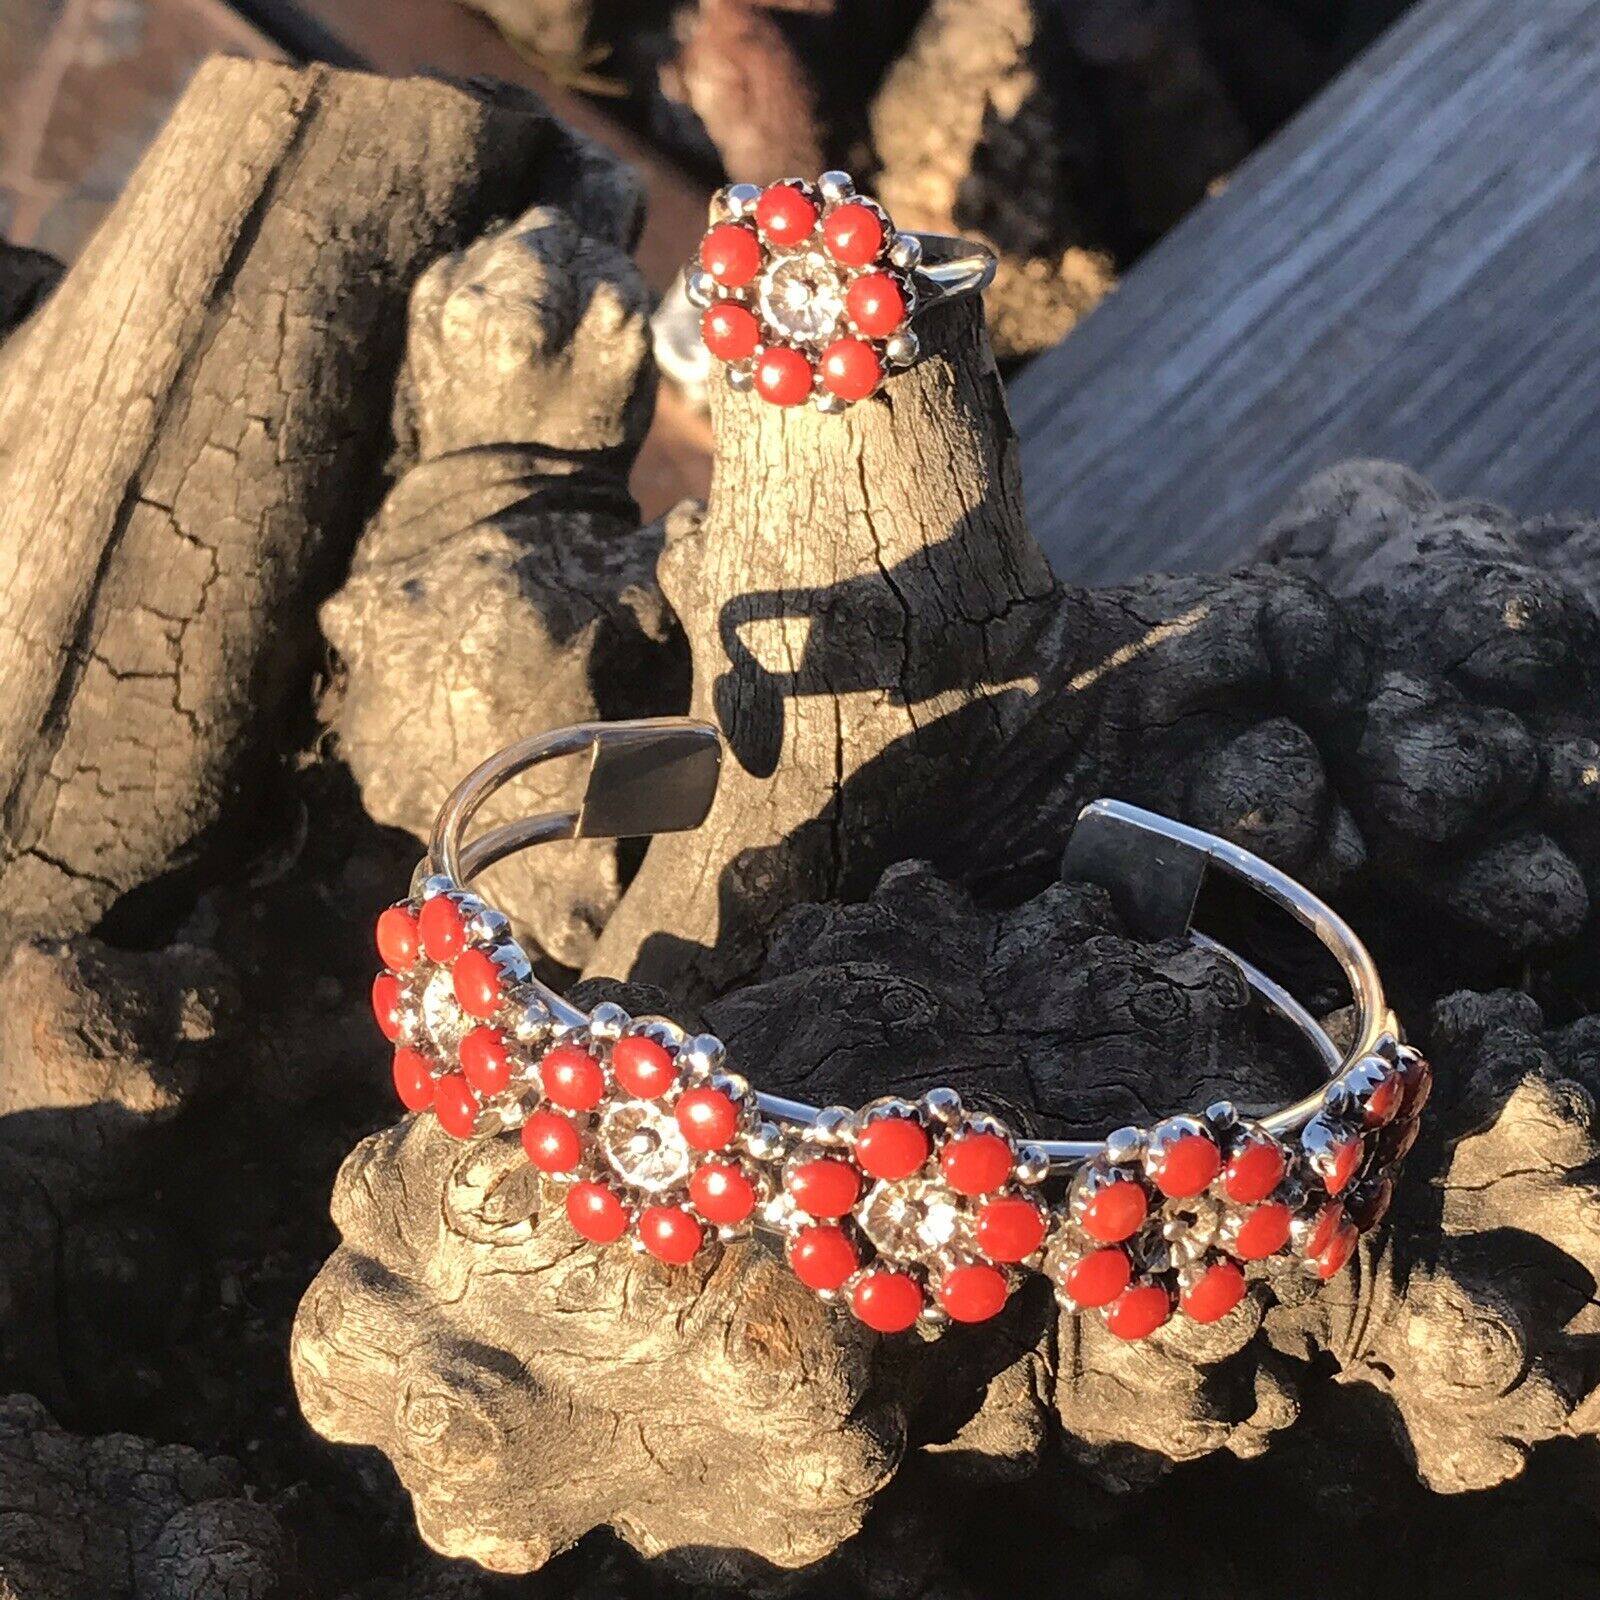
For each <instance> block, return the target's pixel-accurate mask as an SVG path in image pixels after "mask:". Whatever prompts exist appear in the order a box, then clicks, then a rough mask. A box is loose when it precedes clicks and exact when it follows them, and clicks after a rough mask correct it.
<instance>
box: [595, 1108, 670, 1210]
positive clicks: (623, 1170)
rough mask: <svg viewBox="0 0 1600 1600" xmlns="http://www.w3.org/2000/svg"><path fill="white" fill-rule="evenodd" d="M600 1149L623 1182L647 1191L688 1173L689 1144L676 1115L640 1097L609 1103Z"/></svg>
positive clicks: (667, 1186)
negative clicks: (612, 1104) (640, 1099)
mask: <svg viewBox="0 0 1600 1600" xmlns="http://www.w3.org/2000/svg"><path fill="white" fill-rule="evenodd" d="M600 1149H601V1152H602V1153H603V1154H604V1156H605V1158H606V1160H607V1161H608V1162H610V1164H611V1168H612V1170H613V1171H614V1172H615V1173H616V1174H617V1176H618V1177H619V1178H621V1179H622V1181H623V1182H624V1183H628V1184H632V1185H633V1186H634V1187H635V1188H636V1189H644V1190H646V1191H647V1192H648V1193H650V1194H659V1193H660V1192H661V1191H662V1190H663V1189H671V1188H672V1187H674V1186H675V1185H676V1184H679V1183H682V1182H683V1180H684V1179H685V1178H687V1177H688V1176H689V1154H690V1152H689V1145H688V1142H687V1141H686V1140H685V1139H684V1137H683V1132H682V1130H681V1129H680V1128H679V1127H678V1123H677V1119H676V1118H675V1117H673V1116H671V1115H670V1114H669V1113H668V1112H666V1111H663V1110H662V1109H661V1107H660V1106H653V1105H649V1104H646V1103H645V1102H643V1101H639V1100H628V1101H624V1102H623V1103H622V1104H621V1105H615V1106H612V1108H611V1109H610V1110H609V1111H607V1112H606V1114H605V1116H604V1118H603V1119H602V1120H601V1123H600Z"/></svg>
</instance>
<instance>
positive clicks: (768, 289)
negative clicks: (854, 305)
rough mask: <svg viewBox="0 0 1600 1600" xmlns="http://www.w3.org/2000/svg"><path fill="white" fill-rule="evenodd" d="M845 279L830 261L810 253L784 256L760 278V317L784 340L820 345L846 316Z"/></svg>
mask: <svg viewBox="0 0 1600 1600" xmlns="http://www.w3.org/2000/svg"><path fill="white" fill-rule="evenodd" d="M845 287H846V281H845V276H844V274H843V273H842V272H840V271H839V269H838V268H837V267H836V266H835V265H834V264H833V263H832V262H831V261H830V260H828V258H827V257H826V256H824V255H822V254H820V253H819V252H817V251H814V250H807V251H805V252H803V253H802V254H800V255H797V256H784V257H782V258H781V259H780V260H779V261H777V262H775V263H774V264H773V265H772V266H770V267H768V269H767V270H766V272H765V273H763V274H762V277H761V285H760V292H761V314H762V315H763V316H764V317H765V318H766V320H767V322H768V324H769V325H770V326H772V327H773V328H776V329H777V331H778V332H779V333H781V334H782V335H783V336H784V337H785V338H788V339H793V340H795V341H796V342H797V343H800V344H821V343H823V342H825V341H826V340H828V339H830V338H832V336H833V331H834V329H835V328H836V327H838V325H839V321H840V319H841V318H842V317H843V316H844V292H845Z"/></svg>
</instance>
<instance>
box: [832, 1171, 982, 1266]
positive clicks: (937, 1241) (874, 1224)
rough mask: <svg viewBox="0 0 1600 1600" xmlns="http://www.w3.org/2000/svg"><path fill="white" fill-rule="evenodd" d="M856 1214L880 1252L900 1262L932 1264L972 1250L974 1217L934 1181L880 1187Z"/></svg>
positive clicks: (906, 1180)
mask: <svg viewBox="0 0 1600 1600" xmlns="http://www.w3.org/2000/svg"><path fill="white" fill-rule="evenodd" d="M856 1216H857V1218H858V1220H859V1221H860V1223H861V1231H862V1232H863V1233H865V1234H866V1236H867V1237H868V1238H869V1239H870V1240H871V1241H872V1243H873V1244H874V1245H875V1246H876V1247H877V1248H878V1250H879V1251H881V1252H882V1253H883V1254H884V1255H886V1256H893V1257H895V1259H896V1260H899V1261H922V1262H931V1261H932V1260H934V1259H935V1258H936V1257H938V1256H940V1255H942V1254H943V1253H944V1252H945V1251H947V1250H965V1249H969V1248H970V1247H971V1242H972V1240H971V1233H972V1222H971V1218H970V1217H968V1215H967V1214H966V1213H965V1212H964V1211H963V1210H962V1209H961V1206H960V1203H959V1201H958V1199H957V1197H956V1196H955V1195H954V1194H952V1193H951V1192H950V1190H949V1189H948V1188H946V1187H945V1185H944V1184H942V1183H940V1182H938V1181H936V1180H934V1179H929V1178H901V1179H898V1180H897V1181H896V1182H894V1183H879V1184H876V1185H874V1186H873V1188H872V1189H871V1190H870V1191H869V1192H868V1194H867V1198H866V1199H865V1200H864V1201H863V1202H862V1205H861V1209H860V1211H858V1212H857V1213H856Z"/></svg>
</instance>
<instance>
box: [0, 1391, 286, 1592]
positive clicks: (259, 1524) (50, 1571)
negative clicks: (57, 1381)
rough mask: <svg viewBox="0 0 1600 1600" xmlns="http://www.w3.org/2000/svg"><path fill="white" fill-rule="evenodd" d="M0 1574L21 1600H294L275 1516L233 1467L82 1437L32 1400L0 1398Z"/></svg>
mask: <svg viewBox="0 0 1600 1600" xmlns="http://www.w3.org/2000/svg"><path fill="white" fill-rule="evenodd" d="M0 1495H3V1496H4V1500H5V1507H6V1513H5V1516H4V1518H3V1519H0V1571H3V1573H4V1578H3V1580H0V1581H3V1583H4V1586H5V1589H6V1592H7V1593H9V1594H12V1595H16V1596H18V1597H19V1600H20V1597H22V1596H26V1597H27V1600H89V1597H91V1596H94V1597H97V1600H290V1597H291V1596H293V1595H296V1594H299V1593H301V1592H302V1590H301V1588H300V1586H299V1584H298V1582H297V1579H296V1574H295V1569H294V1559H293V1552H292V1549H291V1547H290V1542H289V1540H288V1538H287V1537H286V1535H285V1534H284V1531H283V1529H282V1528H281V1527H280V1526H279V1525H278V1522H277V1520H276V1518H275V1517H274V1516H273V1514H272V1512H271V1511H270V1510H269V1509H268V1508H267V1507H266V1506H263V1505H260V1504H258V1503H257V1502H255V1501H254V1500H252V1499H250V1498H249V1497H248V1496H247V1493H246V1488H245V1482H244V1474H243V1473H242V1472H241V1470H240V1468H239V1465H238V1463H237V1462H234V1461H229V1460H227V1459H226V1458H222V1457H215V1456H211V1457H208V1456H205V1455H203V1454H201V1452H200V1451H198V1450H191V1449H189V1447H188V1446H187V1445H158V1444H153V1443H152V1442H150V1441H149V1440H147V1439H138V1438H135V1437H133V1436H132V1435H131V1434H110V1435H107V1436H105V1437H102V1438H81V1437H78V1436H76V1435H74V1434H70V1433H68V1432H67V1431H66V1430H65V1429H63V1428H60V1427H58V1426H57V1425H56V1424H55V1422H54V1421H53V1420H52V1419H51V1417H50V1415H49V1414H48V1413H47V1412H46V1411H45V1409H44V1407H43V1406H41V1405H40V1404H39V1402H38V1401H37V1400H34V1399H32V1398H31V1397H30V1396H28V1395H8V1396H7V1397H6V1398H5V1399H3V1400H0Z"/></svg>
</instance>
